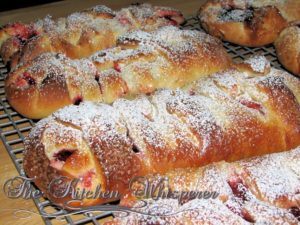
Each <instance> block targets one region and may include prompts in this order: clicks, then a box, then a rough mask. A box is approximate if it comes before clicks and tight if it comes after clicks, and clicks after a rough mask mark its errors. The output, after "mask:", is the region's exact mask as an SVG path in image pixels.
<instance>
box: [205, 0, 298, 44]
mask: <svg viewBox="0 0 300 225" xmlns="http://www.w3.org/2000/svg"><path fill="white" fill-rule="evenodd" d="M294 5H296V6H297V7H298V8H297V7H296V9H297V10H300V3H299V2H298V3H297V2H296V1H291V3H289V7H295V6H294ZM289 7H288V6H286V5H285V3H279V2H278V3H276V2H269V1H251V2H247V1H237V0H214V1H208V2H207V3H206V4H205V5H204V6H202V7H201V9H200V10H199V18H200V21H201V25H202V26H203V28H204V29H205V30H206V31H207V32H208V33H210V34H211V35H213V36H216V37H219V38H221V39H223V40H226V41H229V42H232V43H235V44H239V45H243V46H249V47H259V46H263V45H267V44H270V43H273V42H274V41H275V40H276V38H277V37H278V35H279V33H280V32H281V31H282V30H283V29H284V28H285V27H286V26H287V25H288V22H290V21H291V20H292V18H293V16H292V15H294V14H293V13H292V15H290V18H286V17H285V15H289V14H288V12H289V11H287V10H286V8H289ZM294 19H295V18H294ZM298 19H299V18H298Z"/></svg>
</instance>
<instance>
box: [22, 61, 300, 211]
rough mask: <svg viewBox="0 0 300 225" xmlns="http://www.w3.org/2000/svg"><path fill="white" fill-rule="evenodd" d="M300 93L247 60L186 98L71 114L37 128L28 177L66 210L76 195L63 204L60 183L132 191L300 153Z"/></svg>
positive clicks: (29, 144)
mask: <svg viewBox="0 0 300 225" xmlns="http://www.w3.org/2000/svg"><path fill="white" fill-rule="evenodd" d="M263 62H265V63H263ZM299 87H300V81H299V80H298V79H297V78H295V77H293V76H290V75H289V74H287V73H286V72H284V71H280V70H276V69H273V68H270V65H269V64H268V63H267V61H266V60H265V61H263V60H262V59H249V60H248V61H246V62H244V63H242V64H240V65H237V66H236V69H231V70H228V71H226V72H223V73H217V74H215V75H212V76H210V77H208V78H202V79H200V80H198V81H196V82H194V83H192V84H190V85H188V86H187V87H185V89H184V90H167V89H166V90H160V91H157V92H156V93H155V94H153V95H150V96H144V95H142V96H140V97H139V98H137V99H135V100H125V99H118V100H116V101H115V102H114V103H113V104H112V105H106V104H95V103H91V102H85V103H82V104H80V105H79V106H76V105H72V106H68V107H66V108H63V109H61V110H59V111H57V112H55V113H54V114H53V115H51V116H49V117H48V118H46V119H43V120H41V121H40V122H38V123H37V125H36V127H34V128H33V129H32V131H31V132H30V134H29V136H28V138H27V139H26V141H25V153H24V164H23V165H24V170H25V172H26V174H27V175H28V176H29V177H31V178H35V180H34V181H35V184H36V185H37V186H38V187H39V188H40V190H42V191H43V192H44V193H45V195H46V196H47V197H48V198H49V199H50V200H52V201H53V202H54V203H57V204H59V205H61V206H64V205H63V204H64V203H65V202H66V201H67V200H68V196H66V198H64V199H58V198H55V196H53V195H52V193H54V192H55V188H54V189H53V190H51V192H49V190H48V189H47V187H48V185H49V183H50V181H51V180H53V179H55V178H57V177H59V176H61V175H64V176H67V177H69V178H70V179H73V178H78V179H81V180H82V182H81V183H80V184H78V185H79V186H78V188H79V189H80V188H86V189H88V190H95V188H96V186H97V185H99V184H101V188H102V189H103V191H107V190H111V191H119V192H120V193H124V192H126V190H127V188H128V183H129V181H130V179H131V178H133V177H135V176H143V175H145V174H150V173H156V172H157V173H161V174H163V173H166V172H168V171H171V170H173V169H176V168H187V167H200V166H204V165H207V164H210V163H212V162H217V161H222V160H226V161H230V162H231V161H236V160H240V159H243V158H249V157H252V156H260V155H264V154H267V153H273V152H279V151H285V150H290V149H293V148H295V147H297V146H299V145H300V107H299V102H300V89H299ZM69 198H70V196H69ZM105 201H107V199H103V198H97V199H93V200H91V199H85V200H84V201H83V203H82V204H83V206H85V205H92V204H99V203H103V202H105Z"/></svg>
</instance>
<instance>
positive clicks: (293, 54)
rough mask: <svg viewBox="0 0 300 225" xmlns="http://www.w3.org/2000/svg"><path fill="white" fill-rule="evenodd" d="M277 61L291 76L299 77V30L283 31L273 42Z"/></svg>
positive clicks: (291, 28)
mask: <svg viewBox="0 0 300 225" xmlns="http://www.w3.org/2000/svg"><path fill="white" fill-rule="evenodd" d="M274 45H275V48H276V53H277V57H278V60H279V61H280V63H281V64H282V65H283V66H284V67H285V68H286V69H287V70H289V71H291V72H292V73H293V74H295V75H298V76H300V28H299V26H291V27H288V28H286V29H284V30H283V31H282V32H281V33H280V35H279V37H278V38H277V40H276V41H275V42H274Z"/></svg>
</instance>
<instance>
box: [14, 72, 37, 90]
mask: <svg viewBox="0 0 300 225" xmlns="http://www.w3.org/2000/svg"><path fill="white" fill-rule="evenodd" d="M15 84H16V86H17V87H19V88H25V87H28V86H29V85H35V84H36V82H35V79H34V78H33V77H32V76H31V75H30V74H29V73H28V72H24V73H23V74H22V75H21V76H19V77H18V78H17V79H16V82H15Z"/></svg>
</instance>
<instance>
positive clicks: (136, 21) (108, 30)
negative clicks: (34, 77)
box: [1, 4, 184, 68]
mask: <svg viewBox="0 0 300 225" xmlns="http://www.w3.org/2000/svg"><path fill="white" fill-rule="evenodd" d="M183 21H184V19H183V16H182V14H181V13H180V12H179V11H177V10H174V9H170V8H165V7H156V6H151V5H149V4H138V5H132V6H129V7H128V8H124V9H121V10H120V11H117V12H114V11H112V10H111V9H109V8H107V7H105V6H95V7H93V8H91V9H87V10H83V11H81V12H77V13H73V14H71V15H69V16H68V17H66V18H59V19H57V20H55V21H54V20H51V18H46V19H45V20H41V21H38V22H37V23H34V24H33V27H35V26H38V27H39V28H40V29H39V30H40V32H39V34H38V35H36V36H34V37H33V38H31V39H30V40H28V41H26V42H25V44H24V46H23V47H22V48H21V49H20V51H19V52H18V53H16V54H14V55H13V56H12V55H11V49H10V47H9V46H12V47H11V48H13V45H12V44H10V42H7V43H6V46H5V45H4V47H3V48H5V49H4V50H2V51H1V52H2V53H3V57H4V58H5V59H6V61H7V60H8V59H11V64H10V66H11V67H12V68H15V67H16V65H17V64H19V63H26V62H28V61H31V60H32V59H34V58H35V57H37V56H38V55H40V54H42V53H44V52H56V53H63V54H65V55H67V56H68V57H70V58H73V59H75V58H76V59H78V58H84V57H87V56H90V55H91V54H92V53H94V52H96V51H99V50H102V49H105V48H108V47H112V46H114V45H115V44H116V39H117V37H119V36H120V35H121V34H124V33H126V32H128V31H132V30H137V29H142V30H145V31H153V30H155V29H157V28H159V27H162V26H166V25H175V26H176V25H179V24H180V23H182V22H183ZM36 24H38V25H36ZM11 41H12V40H11Z"/></svg>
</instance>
